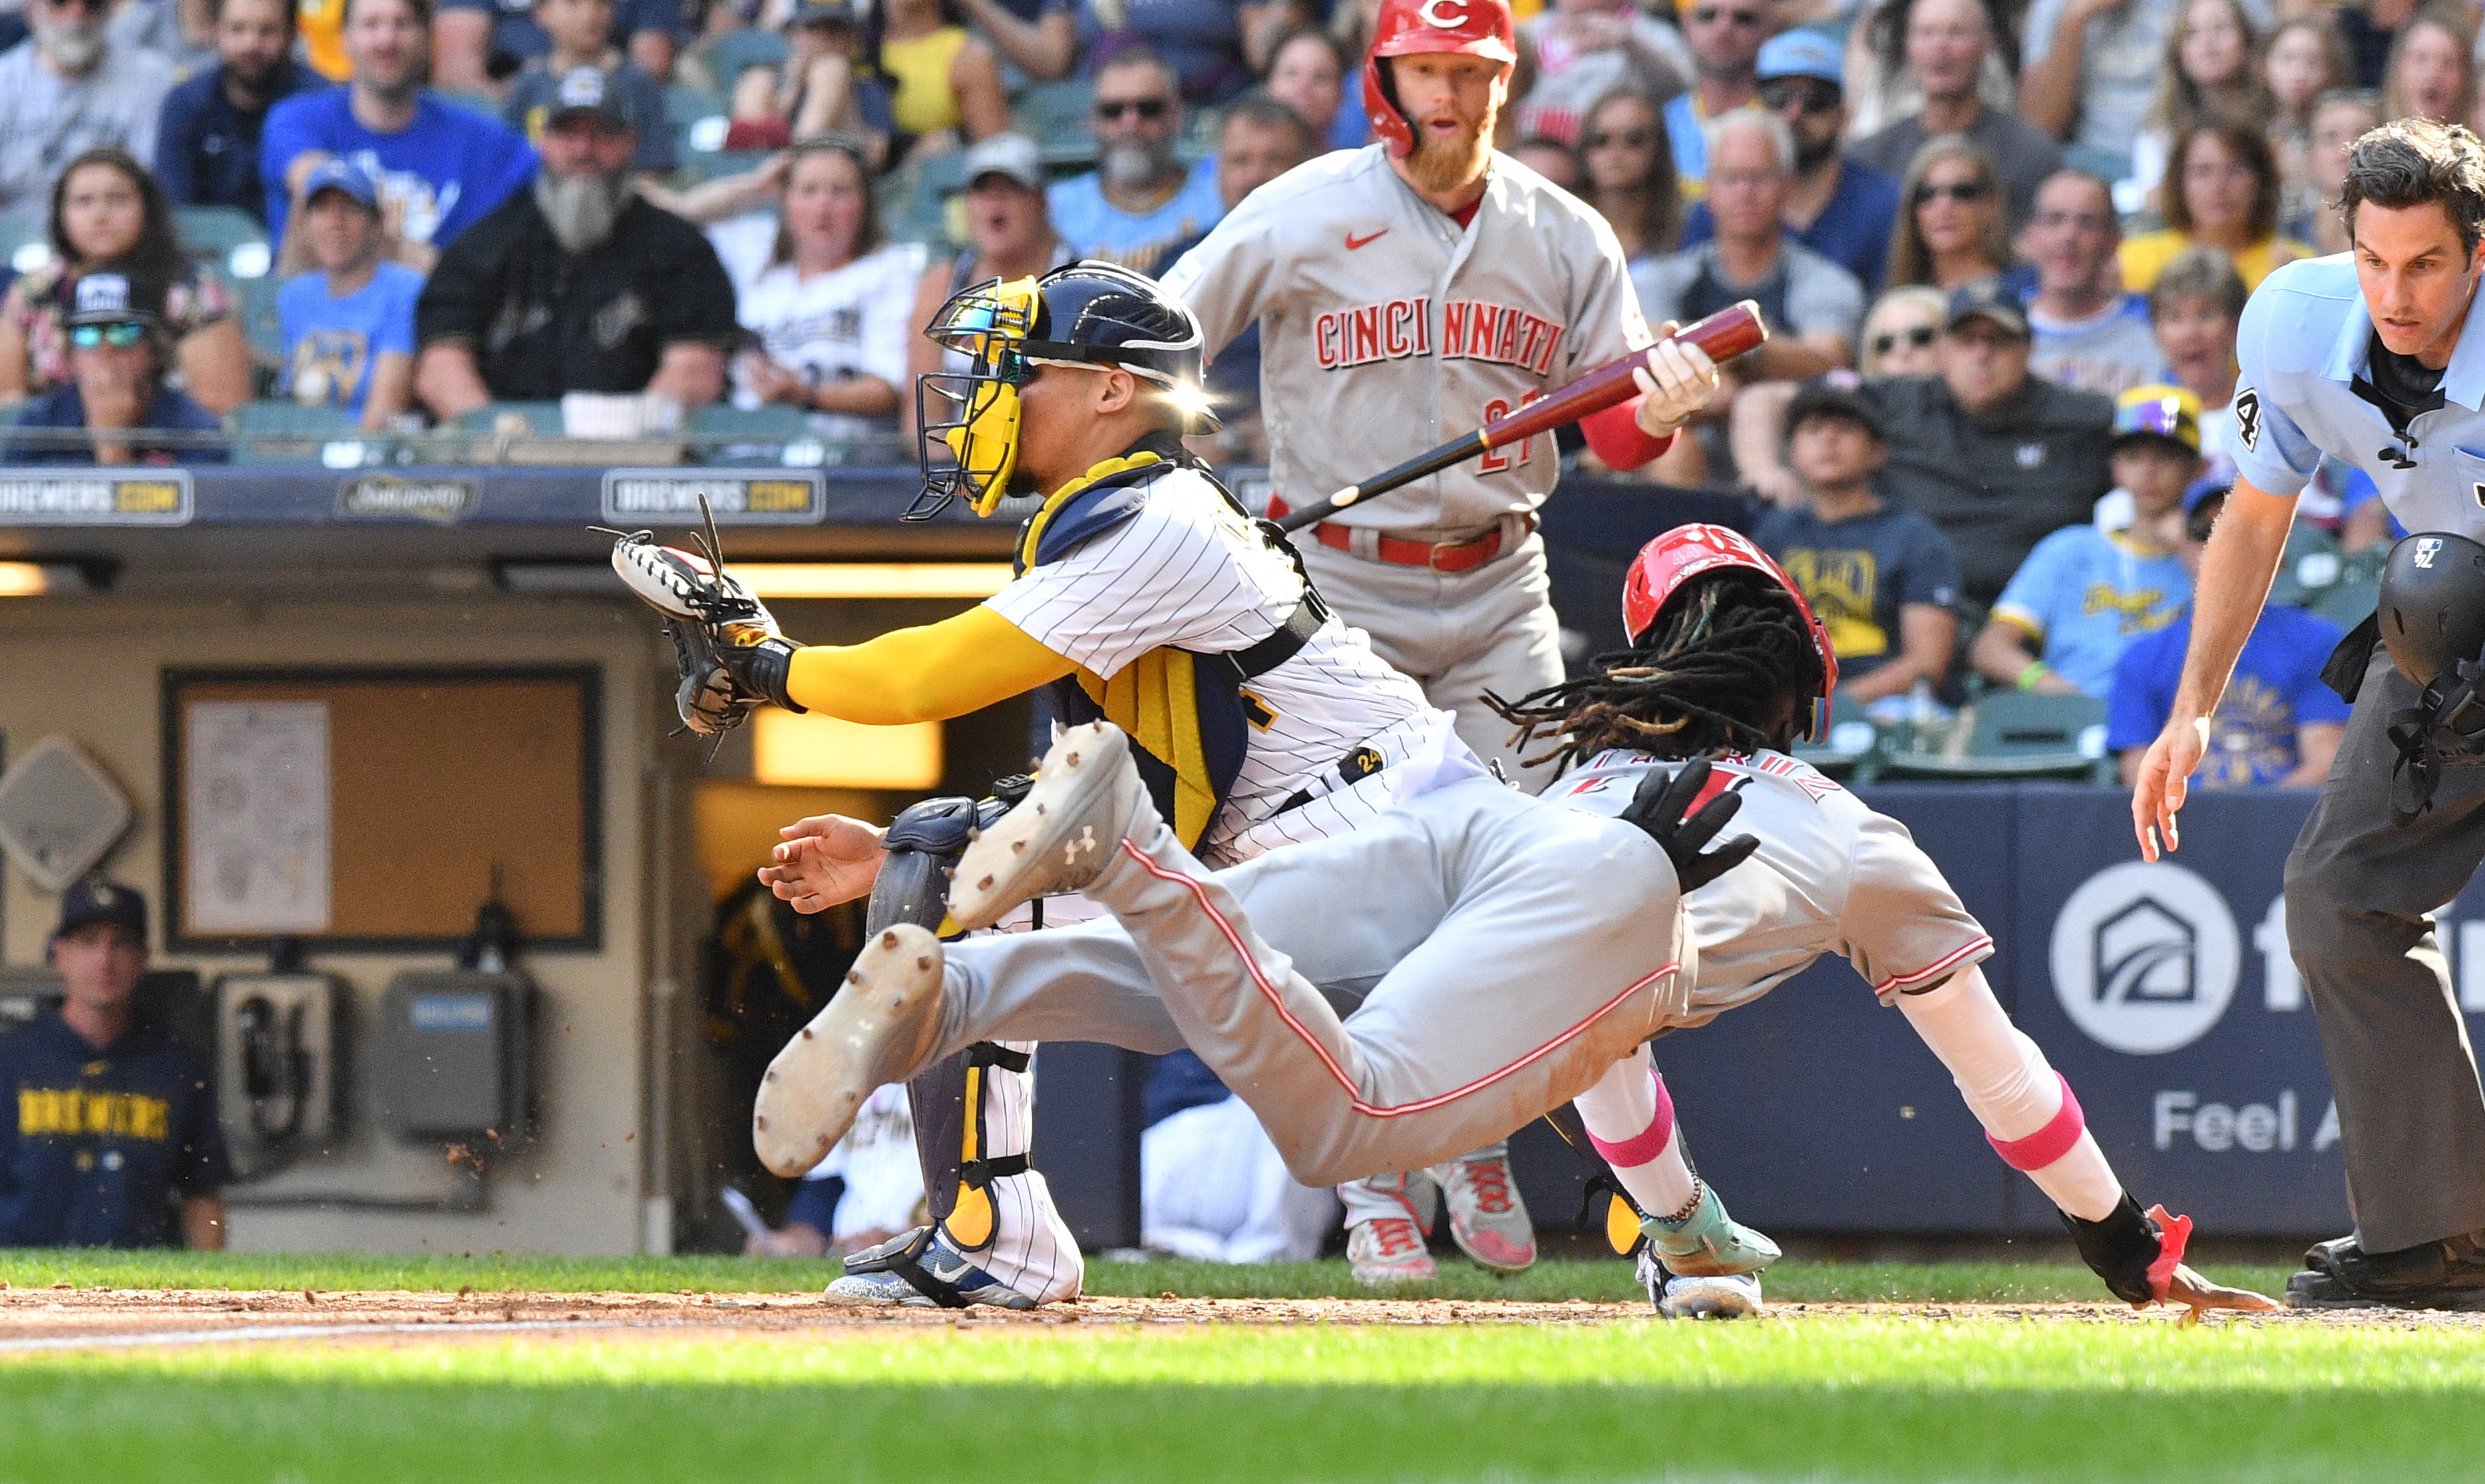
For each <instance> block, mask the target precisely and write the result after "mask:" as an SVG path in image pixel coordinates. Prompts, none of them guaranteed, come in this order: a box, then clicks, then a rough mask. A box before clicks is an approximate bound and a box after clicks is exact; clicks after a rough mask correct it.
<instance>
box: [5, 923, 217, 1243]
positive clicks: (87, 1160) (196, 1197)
mask: <svg viewBox="0 0 2485 1484" xmlns="http://www.w3.org/2000/svg"><path fill="white" fill-rule="evenodd" d="M46 952H47V953H48V954H49V956H50V959H51V965H52V968H53V969H54V970H55V971H57V972H58V973H59V975H60V976H61V985H62V989H63V992H64V993H63V996H62V1000H61V1003H60V1004H59V1005H58V1006H57V1007H56V1008H47V1009H45V1010H44V1011H43V1012H42V1013H41V1015H39V1016H37V1017H36V1018H35V1019H34V1021H32V1022H31V1023H29V1024H27V1025H25V1026H23V1027H20V1028H19V1029H17V1030H15V1031H11V1032H9V1033H8V1034H6V1035H0V1109H7V1110H14V1118H12V1117H9V1116H8V1114H7V1113H0V1247H169V1246H173V1245H176V1244H182V1245H186V1246H189V1247H193V1248H199V1249H204V1250H216V1249H219V1248H222V1247H223V1246H224V1245H225V1224H224V1202H223V1200H222V1199H221V1198H220V1197H219V1196H218V1195H217V1194H216V1192H217V1191H218V1189H219V1188H221V1187H222V1186H223V1185H225V1184H226V1183H227V1182H228V1181H230V1180H231V1179H232V1166H231V1164H230V1162H229V1161H228V1160H227V1159H226V1156H225V1146H224V1136H223V1134H222V1132H221V1131H220V1130H219V1128H218V1127H217V1123H216V1107H215V1097H214V1094H213V1093H212V1092H210V1091H209V1090H208V1086H207V1075H206V1069H205V1067H203V1066H201V1065H200V1064H199V1061H198V1058H196V1057H194V1056H193V1055H191V1053H190V1051H189V1050H188V1048H186V1047H184V1046H182V1045H181V1044H180V1043H178V1042H177V1041H175V1040H173V1039H172V1038H170V1037H169V1036H166V1035H163V1034H162V1033H160V1032H158V1031H155V1030H153V1029H151V1028H150V1027H148V1026H146V1025H144V1024H141V1023H140V1018H139V1015H138V981H139V979H140V977H141V976H144V975H145V974H146V972H147V899H146V898H145V897H143V896H141V895H139V894H138V893H136V892H134V891H132V890H130V889H129V888H128V887H125V886H123V885H121V884H120V883H118V882H115V881H109V880H106V879H104V878H103V877H101V876H90V877H88V878H87V879H85V880H83V881H79V882H76V883H74V884H73V885H71V886H70V887H69V889H68V891H67V892H65V893H62V896H61V916H60V921H59V924H58V925H57V926H55V927H54V928H53V929H52V935H51V939H50V941H49V944H48V946H47V948H46Z"/></svg>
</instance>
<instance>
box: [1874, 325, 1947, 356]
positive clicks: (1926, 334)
mask: <svg viewBox="0 0 2485 1484" xmlns="http://www.w3.org/2000/svg"><path fill="white" fill-rule="evenodd" d="M1938 333H1940V332H1938V331H1936V330H1935V329H1934V328H1933V327H1932V326H1931V325H1928V324H1919V325H1911V326H1909V327H1908V328H1906V329H1903V330H1883V331H1882V332H1881V333H1880V334H1878V335H1875V336H1873V337H1872V353H1873V354H1874V355H1888V354H1889V353H1890V352H1891V351H1893V350H1896V349H1898V342H1900V341H1905V342H1906V343H1907V346H1908V348H1910V349H1913V350H1922V349H1924V348H1925V346H1926V345H1929V344H1932V343H1933V337H1934V336H1935V335H1936V334H1938Z"/></svg>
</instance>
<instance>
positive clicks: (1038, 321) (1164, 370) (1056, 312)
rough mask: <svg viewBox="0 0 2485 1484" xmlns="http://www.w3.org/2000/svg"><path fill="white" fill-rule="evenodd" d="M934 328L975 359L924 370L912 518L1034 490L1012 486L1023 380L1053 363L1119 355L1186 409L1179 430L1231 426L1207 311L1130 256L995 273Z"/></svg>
mask: <svg viewBox="0 0 2485 1484" xmlns="http://www.w3.org/2000/svg"><path fill="white" fill-rule="evenodd" d="M923 333H924V335H925V337H926V338H928V339H930V340H931V341H933V342H934V343H935V344H939V345H941V346H942V347H943V348H945V349H948V350H953V351H956V352H957V353H959V354H960V355H962V356H964V357H966V359H967V363H968V364H967V369H966V370H964V371H928V372H926V373H924V374H923V375H921V376H917V377H916V378H915V426H916V427H917V428H919V429H920V431H919V432H918V433H917V434H916V435H915V436H916V448H917V451H918V453H920V455H921V458H922V463H923V493H922V494H921V495H919V496H917V497H916V498H915V504H914V505H913V506H912V507H910V508H908V509H907V511H906V516H905V518H906V519H908V520H928V519H930V518H931V517H933V516H934V515H937V514H939V513H940V512H941V511H942V510H943V509H945V508H948V505H949V502H951V501H952V500H956V499H960V498H962V497H963V498H964V499H965V500H966V502H967V504H968V507H969V508H970V509H972V510H973V511H974V512H975V513H976V514H978V515H990V514H991V513H992V512H993V509H994V508H995V507H996V506H997V505H999V504H1000V501H1001V497H1002V496H1003V495H1006V494H1011V493H1022V494H1024V493H1032V492H1033V491H1032V489H1031V488H1022V489H1019V490H1016V491H1013V490H1012V489H1011V481H1012V477H1013V476H1014V475H1015V474H1016V473H1017V468H1018V451H1019V414H1020V401H1019V389H1020V388H1021V387H1024V386H1025V385H1026V384H1027V383H1028V382H1029V381H1032V380H1033V379H1035V376H1036V374H1037V372H1038V371H1040V370H1041V369H1042V368H1044V367H1047V366H1057V367H1066V368H1073V369H1098V368H1106V367H1119V368H1121V369H1122V370H1124V371H1129V372H1130V373H1131V374H1132V375H1133V376H1136V377H1138V378H1139V379H1140V380H1142V381H1144V382H1147V383H1149V384H1151V385H1153V386H1155V387H1157V388H1158V389H1160V391H1161V395H1162V396H1163V398H1165V400H1167V401H1168V402H1170V403H1171V404H1172V406H1173V407H1174V408H1175V409H1176V410H1177V411H1178V413H1179V414H1180V425H1179V426H1178V427H1177V429H1176V430H1177V431H1180V432H1183V433H1206V432H1215V431H1216V429H1217V428H1218V427H1219V426H1222V425H1220V424H1219V423H1218V422H1217V420H1216V415H1215V412H1213V411H1211V410H1210V408H1209V403H1208V396H1207V393H1206V392H1205V391H1203V390H1202V388H1201V384H1200V383H1201V378H1202V373H1203V371H1204V369H1205V365H1206V356H1205V355H1204V353H1203V347H1202V344H1201V342H1202V336H1201V334H1200V329H1199V321H1198V320H1197V319H1196V318H1194V317H1192V316H1191V313H1190V311H1189V310H1188V309H1187V308H1185V307H1184V306H1183V305H1182V304H1181V303H1179V302H1178V301H1176V300H1173V299H1171V298H1168V297H1166V296H1165V294H1164V293H1163V291H1162V290H1161V289H1158V288H1157V286H1156V284H1155V283H1154V281H1152V280H1150V279H1147V278H1144V277H1142V276H1140V275H1139V274H1136V273H1133V272H1132V271H1131V270H1129V269H1128V268H1123V267H1117V266H1115V265H1113V264H1111V263H1104V262H1074V263H1070V264H1068V265H1066V266H1063V267H1059V268H1055V269H1053V270H1052V271H1051V272H1050V273H1047V274H1046V275H1044V276H1043V277H1042V278H1022V279H1014V280H1012V281H1010V282H1008V283H1003V282H1002V281H1001V280H999V279H991V280H988V281H986V282H984V283H980V284H976V285H973V286H971V287H969V288H967V289H960V290H958V292H956V293H955V294H952V295H951V296H950V298H949V301H948V302H947V303H946V304H943V305H942V306H941V312H940V313H939V314H937V315H935V316H933V317H932V323H931V324H930V325H929V326H927V327H926V328H925V329H924V332H923ZM1020 482H1021V483H1022V484H1024V482H1025V481H1020Z"/></svg>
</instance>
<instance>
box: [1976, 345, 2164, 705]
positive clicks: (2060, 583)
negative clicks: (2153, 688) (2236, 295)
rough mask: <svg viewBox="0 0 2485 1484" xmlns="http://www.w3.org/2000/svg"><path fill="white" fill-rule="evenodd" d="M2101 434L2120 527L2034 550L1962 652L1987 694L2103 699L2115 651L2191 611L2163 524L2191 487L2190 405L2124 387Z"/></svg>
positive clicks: (2072, 534) (2074, 528)
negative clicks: (2106, 432) (2124, 516)
mask: <svg viewBox="0 0 2485 1484" xmlns="http://www.w3.org/2000/svg"><path fill="white" fill-rule="evenodd" d="M2111 426H2112V428H2113V442H2112V444H2111V445H2110V447H2111V453H2110V454H2109V455H2108V456H2109V457H2110V458H2111V459H2112V460H2113V468H2114V479H2115V483H2116V486H2117V488H2118V489H2119V490H2120V491H2121V492H2122V493H2124V494H2126V495H2128V496H2129V497H2130V499H2131V509H2132V514H2131V519H2130V522H2129V523H2128V524H2127V525H2125V526H2123V527H2122V528H2121V529H2119V530H2114V531H2108V530H2103V529H2101V528H2099V527H2098V526H2097V525H2096V524H2095V523H2094V522H2093V521H2081V522H2079V523H2078V524H2076V525H2070V526H2065V527H2064V528H2063V529H2062V530H2060V531H2057V532H2055V533H2054V534H2053V535H2051V536H2047V537H2045V538H2044V539H2043V540H2042V541H2039V542H2037V543H2036V549H2035V550H2034V551H2033V552H2030V553H2029V554H2028V560H2027V561H2026V562H2025V563H2022V564H2021V565H2020V568H2019V570H2018V571H2017V572H2015V573H2013V574H2011V578H2010V585H2009V586H2008V587H2007V588H2005V589H2004V590H2003V591H2002V596H2001V597H2000V598H1999V599H1997V600H1996V601H1995V602H1994V605H1993V618H1992V621H1990V622H1988V623H1986V624H1985V626H1984V631H1983V632H1982V633H1980V634H1979V635H1977V636H1976V644H1975V645H1974V646H1972V647H1971V648H1970V649H1969V651H1968V657H1969V658H1970V659H1971V660H1973V661H1974V662H1975V665H1976V668H1977V670H1978V672H1979V673H1981V674H1982V675H1983V676H1984V677H1985V678H1986V679H1988V680H1991V681H1992V682H1993V683H1994V684H1996V685H2009V686H2016V687H2017V688H2018V689H2020V690H2023V691H2033V692H2034V693H2036V694H2038V695H2043V696H2094V697H2096V698H2097V699H2099V700H2103V699H2105V698H2106V697H2107V696H2108V695H2110V694H2111V693H2112V691H2113V689H2114V675H2115V666H2116V663H2117V662H2119V661H2120V660H2121V658H2122V651H2123V650H2124V649H2126V648H2128V647H2129V646H2130V645H2131V644H2132V642H2133V641H2134V640H2136V639H2138V638H2140V637H2141V636H2142V635H2144V634H2153V633H2155V632H2157V631H2158V630H2160V629H2163V628H2165V627H2166V626H2167V625H2169V624H2171V623H2172V622H2173V621H2174V620H2175V619H2176V618H2180V617H2181V616H2182V613H2183V610H2184V608H2185V606H2186V605H2187V604H2189V603H2190V602H2191V601H2192V574H2191V572H2190V570H2189V569H2187V568H2186V567H2185V565H2184V563H2182V561H2181V560H2180V559H2179V558H2177V557H2176V556H2175V554H2174V546H2175V540H2176V535H2177V533H2176V532H2175V531H2174V530H2173V529H2171V526H2172V524H2173V522H2172V521H2171V519H2170V517H2171V516H2173V515H2174V513H2175V511H2176V510H2177V509H2178V508H2180V507H2181V505H2182V503H2183V492H2184V491H2185V490H2186V489H2188V488H2190V487H2191V484H2192V481H2194V480H2197V479H2198V478H2199V477H2200V403H2199V399H2198V398H2196V397H2194V396H2193V395H2192V394H2191V393H2189V392H2186V391H2184V390H2183V389H2182V388H2181V387H2171V386H2162V385H2158V386H2144V387H2134V388H2132V389H2131V390H2130V391H2128V392H2125V393H2123V394H2122V396H2121V397H2119V398H2116V399H2115V404H2114V421H2113V423H2112V425H2111ZM2176 669H2177V673H2180V667H2179V666H2178V667H2176ZM2149 735H2150V737H2151V739H2154V737H2155V735H2156V733H2154V732H2151V733H2150V734H2149Z"/></svg>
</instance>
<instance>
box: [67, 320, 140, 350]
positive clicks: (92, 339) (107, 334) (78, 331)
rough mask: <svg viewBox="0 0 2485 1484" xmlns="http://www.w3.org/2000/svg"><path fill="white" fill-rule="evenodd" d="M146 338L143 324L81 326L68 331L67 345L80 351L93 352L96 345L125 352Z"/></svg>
mask: <svg viewBox="0 0 2485 1484" xmlns="http://www.w3.org/2000/svg"><path fill="white" fill-rule="evenodd" d="M146 338H147V327H146V326H145V325H143V324H127V323H123V324H82V325H78V326H76V327H75V328H73V329H71V330H70V331H69V344H72V345H75V346H77V347H78V348H79V349H81V350H93V349H94V348H95V347H96V346H97V345H110V346H112V347H113V348H115V349H117V350H126V349H128V348H129V347H130V346H132V345H135V344H138V343H139V342H140V341H142V340H145V339H146Z"/></svg>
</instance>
